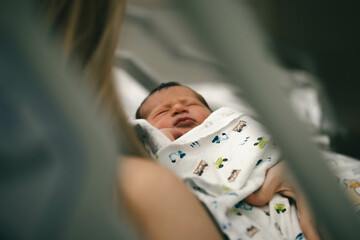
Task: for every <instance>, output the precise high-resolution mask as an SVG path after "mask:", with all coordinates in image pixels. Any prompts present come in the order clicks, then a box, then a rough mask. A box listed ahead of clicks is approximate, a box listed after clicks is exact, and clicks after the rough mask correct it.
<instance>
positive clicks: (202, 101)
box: [135, 82, 212, 119]
mask: <svg viewBox="0 0 360 240" xmlns="http://www.w3.org/2000/svg"><path fill="white" fill-rule="evenodd" d="M176 86H184V85H181V84H180V83H178V82H167V83H161V84H160V85H159V86H157V87H156V88H154V89H153V90H151V91H150V93H149V95H148V96H147V97H146V98H145V99H144V101H142V103H141V104H140V106H139V107H138V109H137V110H136V114H135V117H136V119H142V118H144V117H143V116H141V114H140V109H141V107H142V105H143V104H144V103H145V102H146V100H147V99H148V98H149V97H150V96H151V95H153V94H154V93H155V92H157V91H160V90H161V89H164V88H169V87H176ZM184 87H187V86H184ZM190 89H191V88H190ZM191 90H192V89H191ZM193 91H194V90H193ZM194 92H195V91H194ZM195 93H196V95H197V96H198V97H199V100H200V102H201V103H202V104H204V105H205V107H207V108H208V109H209V110H210V111H212V110H211V109H210V107H209V105H208V103H207V102H206V101H205V99H204V98H203V96H201V95H200V94H198V93H197V92H195Z"/></svg>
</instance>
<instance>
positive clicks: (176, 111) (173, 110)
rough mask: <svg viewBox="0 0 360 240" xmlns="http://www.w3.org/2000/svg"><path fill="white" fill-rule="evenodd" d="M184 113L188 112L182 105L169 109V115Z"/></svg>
mask: <svg viewBox="0 0 360 240" xmlns="http://www.w3.org/2000/svg"><path fill="white" fill-rule="evenodd" d="M184 112H188V108H187V106H185V105H183V104H179V103H178V104H175V105H174V106H173V107H172V108H171V115H172V116H175V115H177V114H180V113H184Z"/></svg>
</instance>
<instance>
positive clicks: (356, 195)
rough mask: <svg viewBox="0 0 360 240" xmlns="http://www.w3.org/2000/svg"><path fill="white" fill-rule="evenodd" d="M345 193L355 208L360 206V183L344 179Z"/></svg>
mask: <svg viewBox="0 0 360 240" xmlns="http://www.w3.org/2000/svg"><path fill="white" fill-rule="evenodd" d="M343 182H344V184H345V185H346V190H345V193H346V194H347V196H349V197H350V200H351V201H352V203H353V205H354V206H355V207H357V206H360V182H358V181H356V180H353V179H344V181H343Z"/></svg>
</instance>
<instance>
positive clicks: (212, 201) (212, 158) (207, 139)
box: [133, 107, 304, 239]
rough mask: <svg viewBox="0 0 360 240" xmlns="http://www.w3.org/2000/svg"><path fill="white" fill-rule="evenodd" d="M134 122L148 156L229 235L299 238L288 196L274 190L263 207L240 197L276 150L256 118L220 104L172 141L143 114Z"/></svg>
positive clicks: (270, 163) (254, 183) (254, 185)
mask: <svg viewBox="0 0 360 240" xmlns="http://www.w3.org/2000/svg"><path fill="white" fill-rule="evenodd" d="M133 124H134V125H135V126H136V129H137V130H138V131H137V132H138V133H139V134H138V135H139V136H140V139H141V140H142V141H143V143H144V144H145V146H146V148H147V149H148V150H149V152H150V153H151V154H152V155H153V157H154V158H155V159H157V160H158V161H159V162H160V163H161V164H162V165H164V166H166V167H168V168H169V169H171V170H172V171H173V172H174V173H176V174H177V175H178V176H179V177H180V178H181V179H184V180H185V182H186V183H187V184H188V185H189V186H190V187H191V189H192V191H193V192H194V194H195V195H196V196H197V197H198V198H199V199H200V200H201V201H202V202H203V203H204V204H205V205H206V206H207V208H208V210H209V211H210V212H211V214H212V215H213V216H214V218H215V220H216V221H217V222H218V224H219V226H220V228H221V229H222V231H223V232H224V233H225V234H226V235H227V236H228V237H229V238H230V239H304V235H303V234H302V232H301V229H300V226H299V219H298V214H297V210H296V208H295V206H294V205H293V204H290V202H289V200H288V199H287V198H285V197H282V196H280V195H275V196H274V197H273V199H272V200H271V201H270V203H269V204H268V205H267V206H264V207H255V206H251V205H249V204H248V203H246V202H244V201H243V200H244V198H245V197H247V196H248V195H249V194H251V193H252V192H254V191H256V190H257V189H258V188H259V187H260V186H261V185H262V183H263V181H264V178H265V174H266V170H267V169H268V168H270V167H271V166H273V165H274V164H276V163H277V162H278V161H279V158H280V155H281V154H280V152H279V150H278V149H277V147H276V143H275V142H274V141H272V139H271V137H270V135H269V134H268V133H267V132H266V131H265V130H264V128H263V127H262V125H260V124H259V123H258V122H257V121H255V120H254V119H252V118H251V117H249V116H247V115H245V114H241V113H239V112H236V111H234V110H232V109H230V108H225V107H224V108H220V109H219V110H216V111H214V112H213V113H212V114H211V115H210V116H209V117H208V118H207V119H206V120H205V121H204V122H203V123H202V124H201V125H199V126H197V127H195V128H193V129H192V130H190V131H189V132H188V133H186V134H184V135H183V136H181V137H180V138H178V139H176V140H175V141H173V142H171V141H170V140H169V139H168V138H167V137H166V136H165V135H164V134H163V133H162V132H161V131H160V130H158V129H156V128H155V127H153V126H151V125H150V124H149V123H148V122H147V121H146V120H143V119H140V120H134V121H133Z"/></svg>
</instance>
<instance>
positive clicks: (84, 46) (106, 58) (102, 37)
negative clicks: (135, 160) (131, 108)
mask: <svg viewBox="0 0 360 240" xmlns="http://www.w3.org/2000/svg"><path fill="white" fill-rule="evenodd" d="M40 2H41V4H42V9H43V14H44V15H45V16H44V18H45V21H46V23H47V25H48V27H49V28H50V29H51V31H52V32H54V33H55V34H56V35H57V37H58V38H59V39H60V42H61V43H62V48H63V49H62V50H63V52H64V60H65V61H66V63H67V64H73V63H75V65H78V67H79V69H80V71H81V73H82V75H83V79H84V81H86V84H87V85H89V87H90V89H91V91H92V92H93V93H94V95H95V98H96V100H97V101H96V102H97V103H98V104H99V108H100V109H101V110H102V111H101V113H102V114H105V115H106V116H107V117H108V118H109V119H110V121H111V122H112V124H113V126H114V128H116V130H117V132H118V133H119V138H120V139H123V141H122V144H125V149H124V151H125V153H126V154H131V155H137V156H147V154H146V152H145V150H144V148H143V147H142V146H141V144H140V143H139V141H138V140H137V138H136V136H135V133H134V132H133V130H132V128H131V127H130V126H129V123H128V122H127V120H126V116H125V114H124V112H123V111H122V107H121V104H120V101H119V98H118V96H117V93H116V91H115V83H114V79H113V72H112V69H113V61H114V55H115V50H116V47H117V45H118V36H119V32H120V26H121V23H122V19H123V16H124V12H125V0H99V1H87V0H40ZM125 138H126V141H125V140H124V139H125Z"/></svg>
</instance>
